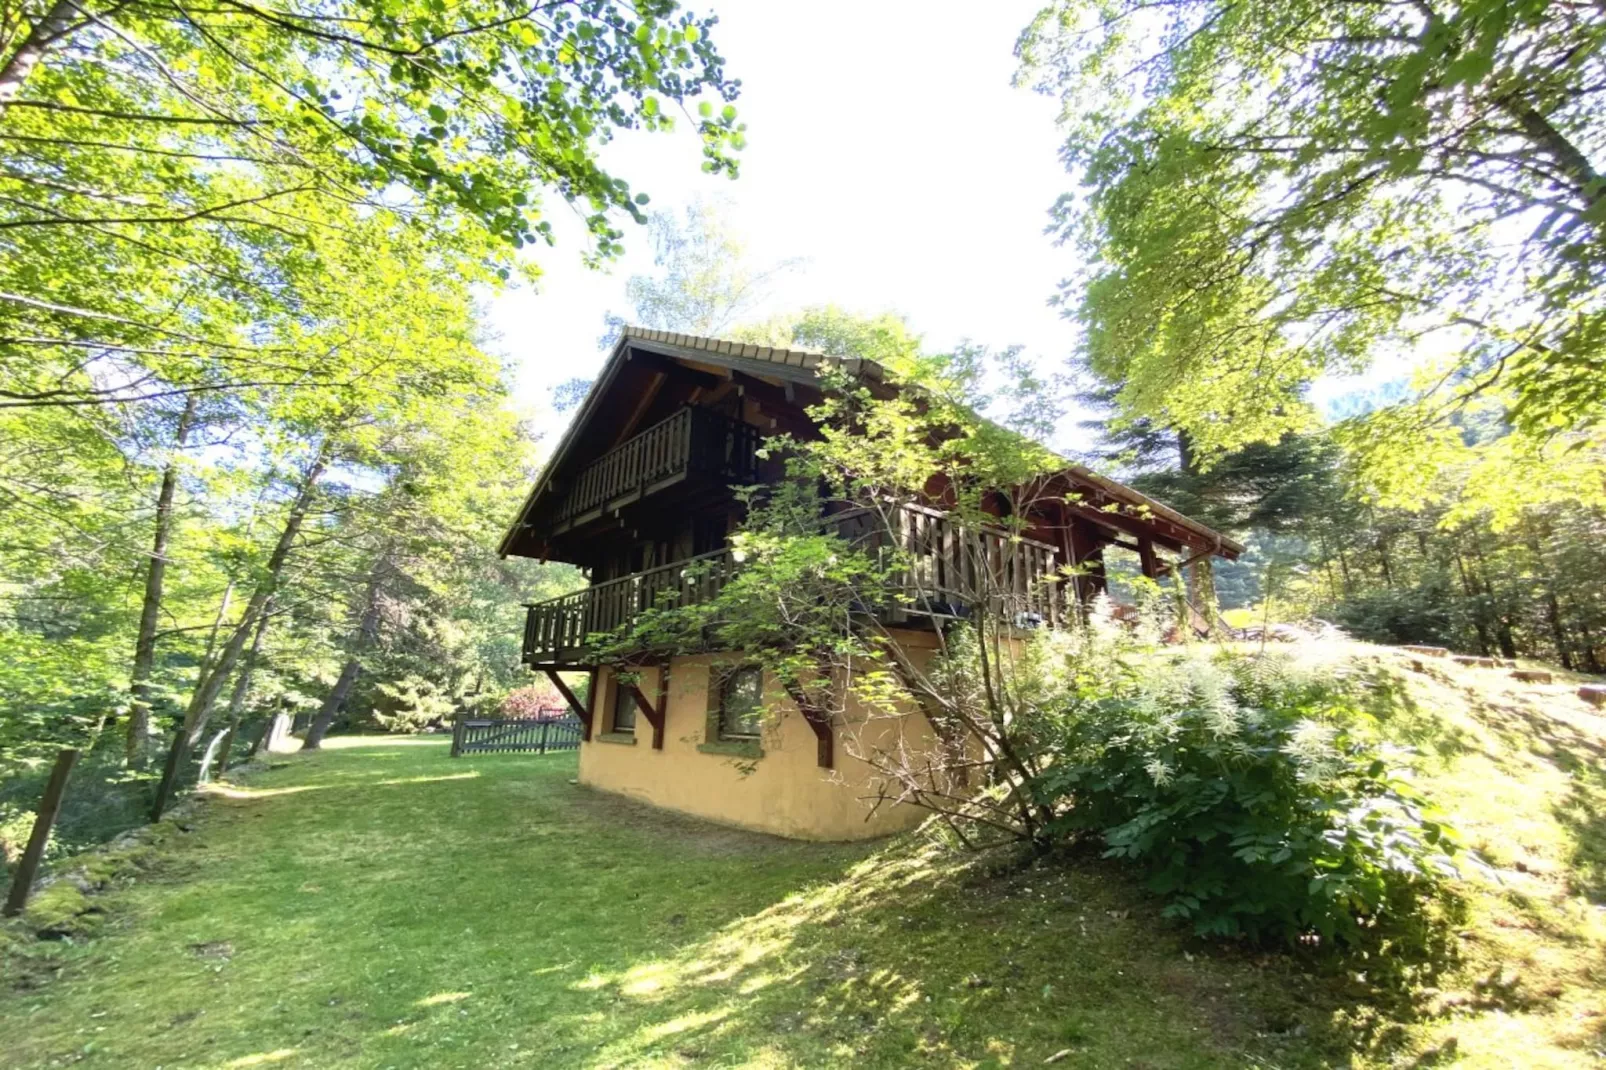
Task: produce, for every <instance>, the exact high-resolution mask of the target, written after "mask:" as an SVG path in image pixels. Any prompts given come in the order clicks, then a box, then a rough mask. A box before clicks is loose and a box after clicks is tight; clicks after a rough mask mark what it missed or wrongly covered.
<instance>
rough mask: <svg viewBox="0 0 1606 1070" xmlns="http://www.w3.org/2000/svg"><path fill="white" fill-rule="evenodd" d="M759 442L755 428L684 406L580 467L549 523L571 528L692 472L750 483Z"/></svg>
mask: <svg viewBox="0 0 1606 1070" xmlns="http://www.w3.org/2000/svg"><path fill="white" fill-rule="evenodd" d="M758 444H759V433H758V429H757V428H756V427H753V426H751V425H750V424H744V423H741V422H740V421H737V420H731V419H727V418H726V417H724V416H721V415H720V414H719V413H717V412H713V411H710V410H708V409H701V408H696V407H694V406H688V407H686V408H683V409H681V410H680V411H679V412H677V413H675V414H674V415H673V416H671V417H669V418H668V419H667V420H663V421H661V422H660V423H656V424H654V425H653V426H651V427H649V428H647V430H645V431H643V432H641V434H639V435H636V436H634V437H632V438H630V439H627V440H626V441H625V442H623V443H621V444H620V445H619V446H617V447H615V448H614V449H611V450H609V451H608V452H607V453H604V454H603V455H602V456H601V457H598V458H597V459H596V460H595V461H593V462H591V463H590V464H588V465H586V466H585V467H584V468H582V469H581V470H580V471H579V473H577V474H576V475H575V477H574V480H573V482H572V483H571V484H570V486H569V488H568V491H567V492H566V493H565V494H564V495H563V497H562V498H561V499H560V500H559V502H558V504H557V507H556V508H555V509H554V510H553V511H552V513H551V523H552V526H553V528H554V529H557V530H561V529H563V528H566V527H572V526H573V525H574V523H575V521H576V520H577V519H579V518H583V517H586V516H587V515H588V514H592V513H598V514H600V513H602V512H606V511H608V510H611V509H616V508H619V507H620V506H622V505H626V504H629V503H630V502H632V501H635V500H637V499H639V498H642V497H645V496H646V495H648V494H651V493H653V492H654V491H656V490H658V489H660V488H661V487H665V486H668V485H670V484H672V483H676V482H679V481H680V480H682V479H685V478H686V477H687V476H690V475H706V476H711V477H715V478H717V479H720V480H723V481H725V482H727V483H742V482H751V481H752V480H753V478H754V476H755V475H756V472H757V463H758V462H757V458H756V456H755V453H756V451H757V450H758Z"/></svg>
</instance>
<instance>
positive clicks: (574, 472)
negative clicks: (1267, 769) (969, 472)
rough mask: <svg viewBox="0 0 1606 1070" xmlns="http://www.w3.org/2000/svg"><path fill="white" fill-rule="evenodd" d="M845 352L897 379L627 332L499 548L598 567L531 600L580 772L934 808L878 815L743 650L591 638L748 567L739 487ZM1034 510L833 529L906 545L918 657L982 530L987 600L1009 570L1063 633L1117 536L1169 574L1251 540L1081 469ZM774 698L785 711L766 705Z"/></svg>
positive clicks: (837, 825) (748, 803)
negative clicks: (625, 662)
mask: <svg viewBox="0 0 1606 1070" xmlns="http://www.w3.org/2000/svg"><path fill="white" fill-rule="evenodd" d="M828 361H832V362H835V363H839V364H840V365H841V366H842V367H843V369H844V370H845V371H847V372H848V373H849V374H852V375H855V376H859V377H861V378H862V379H864V380H866V381H868V382H870V383H871V384H872V385H874V384H876V383H884V381H885V377H884V374H883V370H882V369H881V368H880V366H878V365H877V364H876V363H875V362H873V361H868V360H857V359H846V360H839V359H838V358H830V357H825V356H822V355H820V354H817V353H809V352H802V351H798V350H789V349H781V348H770V347H764V346H755V345H750V344H744V343H740V342H731V341H725V340H721V339H715V338H703V337H697V336H692V335H685V334H676V333H672V332H665V331H656V330H645V329H640V328H626V329H625V330H624V332H623V334H622V336H621V337H620V339H619V341H618V342H617V344H616V345H615V346H614V348H613V350H612V352H611V353H610V355H609V357H608V360H607V363H606V364H605V365H604V366H603V369H602V372H601V374H600V375H599V376H598V377H597V380H596V383H595V385H594V386H593V387H592V389H591V392H590V394H589V395H588V396H587V397H586V399H585V401H584V402H583V403H582V405H581V406H580V409H579V412H578V413H577V415H576V417H575V419H574V421H573V422H572V424H571V425H570V427H569V429H568V431H567V432H566V433H565V435H564V436H563V439H562V441H561V442H560V443H559V444H558V447H557V449H556V451H555V452H554V454H553V456H552V458H551V460H550V462H549V463H548V465H547V467H546V469H545V471H544V472H543V473H542V475H541V477H540V479H539V480H538V481H537V482H536V485H535V487H534V488H533V489H532V490H531V492H530V494H529V496H528V497H527V498H526V499H525V501H524V504H523V506H522V508H521V509H520V510H519V514H518V517H517V518H516V520H515V521H514V524H513V526H512V527H511V529H510V530H509V531H508V532H507V534H506V536H505V537H504V538H503V540H502V544H501V547H500V552H501V553H502V554H503V555H504V556H506V555H509V554H512V555H517V556H522V557H533V558H539V559H542V560H551V561H564V562H568V563H571V564H574V565H577V566H579V567H580V568H581V569H582V570H584V572H585V573H586V575H587V577H588V578H589V583H588V585H587V586H585V587H584V588H582V589H580V590H577V591H575V592H574V593H572V594H568V595H564V596H562V597H560V598H554V599H549V600H547V601H545V602H539V603H535V604H533V605H530V606H528V608H527V613H526V621H525V628H524V643H523V658H524V661H525V663H526V664H527V665H529V666H530V667H531V668H532V669H534V670H538V671H543V672H546V673H547V674H548V675H550V676H551V678H552V680H553V682H554V683H555V684H557V686H558V687H559V688H560V690H562V691H563V692H564V693H565V696H566V697H567V699H568V700H569V702H570V704H571V705H572V706H573V707H574V709H575V712H576V713H577V715H578V716H579V717H580V720H581V723H582V725H583V742H582V744H581V747H580V751H581V755H580V777H581V780H582V782H585V783H588V784H592V785H594V786H596V787H599V788H603V789H605V790H610V791H615V792H619V793H622V794H626V795H632V796H636V797H639V798H642V799H644V800H646V801H649V802H652V803H654V804H657V805H661V806H666V807H669V808H673V809H678V810H683V811H687V812H690V813H694V814H698V815H700V816H704V817H708V818H712V819H714V820H718V821H723V822H726V823H730V824H737V825H742V826H746V827H750V828H757V829H761V830H764V831H769V832H776V833H780V834H782V835H791V836H798V837H802V838H809V839H851V838H859V837H863V836H867V835H877V834H880V833H883V832H887V831H891V830H892V829H894V828H897V827H899V826H900V825H901V824H905V823H907V822H908V821H910V820H913V819H914V818H915V817H916V816H918V815H916V814H912V813H910V814H903V813H898V812H897V808H893V809H892V810H887V809H882V810H880V811H878V812H877V814H876V818H875V820H872V821H868V822H867V821H865V820H864V808H863V806H862V804H861V803H859V801H858V799H859V796H860V795H861V794H863V793H862V792H854V791H852V790H844V782H846V784H847V785H849V786H850V787H851V785H853V784H855V783H858V784H860V785H861V786H862V784H863V781H864V779H865V778H866V777H867V776H869V771H868V767H867V766H863V763H858V762H855V761H854V760H853V759H851V758H848V757H847V756H845V755H842V754H840V753H839V751H838V749H837V748H834V747H833V746H832V734H833V733H834V732H835V731H837V730H838V729H839V728H840V727H841V726H831V725H825V726H822V725H817V724H804V723H802V722H803V720H804V719H803V718H801V717H800V716H796V715H795V714H796V711H795V710H792V711H790V714H791V715H789V713H788V711H787V710H786V709H785V708H784V707H785V706H786V705H787V704H786V703H785V702H784V701H780V700H777V699H776V697H775V696H774V695H772V694H771V693H770V692H769V690H768V689H767V688H766V686H765V685H766V681H764V680H763V679H762V678H761V675H760V674H757V672H756V670H748V669H743V668H742V667H741V666H740V656H739V652H713V651H711V652H709V653H708V654H705V655H691V656H676V657H674V658H671V659H668V660H667V661H665V660H657V661H652V660H649V661H647V662H646V664H645V665H644V667H641V668H639V669H638V670H637V675H638V679H637V680H636V681H635V682H633V683H632V682H627V681H620V680H618V679H616V678H615V674H613V673H612V672H610V671H609V670H608V669H607V668H606V667H604V666H599V665H596V664H594V663H593V657H592V654H591V652H590V650H589V648H588V646H587V641H586V640H587V637H588V636H589V635H592V634H594V633H603V632H609V631H612V630H613V629H615V628H617V627H619V626H620V625H622V624H625V623H627V622H628V621H629V620H630V619H631V618H632V617H633V616H634V615H635V614H637V613H640V612H641V611H643V610H644V609H646V608H647V607H649V606H653V605H660V604H663V602H664V600H669V601H670V602H671V603H672V604H680V605H685V604H690V603H692V602H695V601H697V600H701V599H706V598H709V597H712V596H713V595H715V594H716V593H717V592H718V591H719V590H720V588H721V586H722V585H723V583H724V582H725V581H726V579H728V577H729V576H730V575H732V573H733V570H734V569H736V568H737V567H738V565H737V563H736V562H735V561H734V560H733V559H732V558H731V556H730V550H729V548H728V545H727V538H728V536H729V534H730V533H731V532H732V531H733V530H735V528H736V526H737V525H738V524H739V523H740V521H741V506H740V503H739V502H738V500H737V497H736V495H735V494H734V492H733V491H732V487H733V486H741V485H750V484H754V483H763V482H769V481H774V480H776V479H778V478H779V475H780V473H779V470H778V467H777V462H774V461H765V460H762V459H760V458H759V457H758V456H757V453H758V450H759V447H760V445H761V444H762V442H763V440H764V439H765V437H767V436H769V435H772V434H777V433H781V432H790V433H792V434H794V435H797V436H800V437H807V436H810V435H812V434H814V433H815V428H814V425H813V423H812V422H811V421H810V419H809V417H808V415H807V412H806V410H807V407H808V406H809V405H811V404H813V403H814V402H816V401H818V400H819V399H820V397H821V394H820V387H819V380H818V375H817V372H818V369H819V368H820V367H821V365H822V364H823V363H825V362H828ZM885 389H887V390H891V389H893V388H892V387H890V386H887V387H885ZM1033 500H1034V501H1039V502H1041V503H1042V504H1040V505H1034V506H1033V507H1032V510H1031V512H1030V513H1029V515H1028V516H1027V530H1026V533H1025V534H1026V537H1025V538H1012V537H1010V536H1008V535H1006V534H1005V533H1003V532H1001V531H984V532H980V533H969V535H968V536H967V535H966V534H965V533H962V532H960V531H959V530H957V526H956V525H954V524H953V523H951V522H950V520H949V518H948V517H947V515H946V514H945V513H943V512H942V511H941V509H940V508H936V507H934V506H923V505H912V506H908V507H905V508H903V509H902V510H899V511H898V513H897V514H896V515H895V516H893V517H892V518H891V520H890V522H886V521H884V518H882V517H880V516H879V515H877V516H874V517H872V516H871V514H869V513H868V511H865V510H850V511H848V512H845V513H838V514H834V515H833V516H832V517H831V518H830V522H831V523H834V524H837V525H839V530H841V531H843V532H844V533H845V534H849V535H851V536H854V537H855V538H860V539H862V538H866V537H868V538H874V539H883V540H886V539H890V540H896V542H897V544H898V545H899V546H900V547H901V548H902V549H903V550H904V552H905V557H906V560H907V561H908V562H909V565H908V572H909V574H910V586H911V589H912V590H915V591H917V592H918V597H916V598H911V599H908V600H907V603H908V604H907V606H906V607H905V608H900V609H899V610H898V611H897V617H896V619H889V620H885V621H884V623H886V624H888V625H889V626H890V627H893V628H895V629H896V632H895V634H897V635H898V636H899V637H900V642H904V643H906V645H907V647H908V648H909V649H911V650H917V649H922V648H929V647H931V646H934V645H935V643H934V638H935V636H934V631H933V629H934V628H935V627H938V626H940V623H941V621H943V620H945V619H951V618H953V617H955V616H963V615H964V614H965V613H966V612H967V600H971V599H974V598H976V597H978V595H977V594H976V591H977V586H976V585H975V584H974V583H973V582H971V581H972V580H973V579H974V575H973V573H974V565H973V564H972V562H973V561H974V560H975V559H976V558H977V555H976V554H975V553H970V554H967V553H964V552H962V551H961V547H963V546H964V545H965V543H964V539H965V538H966V537H969V538H972V539H981V540H983V545H982V547H981V552H982V556H983V557H984V559H985V560H988V561H991V562H995V563H996V564H995V566H994V574H993V576H992V577H991V582H990V586H989V590H996V589H997V588H998V587H999V585H1000V579H999V578H1000V577H1003V579H1002V581H1001V585H1002V588H1003V589H1004V591H1005V593H1006V595H1008V596H1009V597H1012V598H1013V599H1015V601H1014V602H1012V610H1016V611H1018V614H1019V616H1020V619H1021V621H1022V624H1023V626H1049V627H1052V626H1054V625H1056V624H1057V623H1058V622H1059V621H1060V619H1061V618H1062V616H1063V615H1064V613H1065V611H1066V608H1067V605H1068V600H1069V599H1071V598H1078V599H1082V600H1086V599H1088V598H1091V597H1093V596H1094V595H1095V594H1097V593H1098V592H1099V591H1100V590H1102V589H1103V585H1104V582H1103V569H1102V562H1103V555H1104V553H1105V550H1106V549H1107V548H1108V547H1111V546H1118V547H1123V548H1126V549H1130V550H1132V551H1133V552H1134V553H1135V554H1136V555H1137V556H1138V559H1139V561H1140V562H1141V567H1142V570H1143V572H1144V573H1145V574H1146V575H1150V576H1161V575H1163V574H1165V572H1166V571H1168V570H1170V569H1174V568H1179V567H1181V566H1182V565H1185V564H1187V563H1189V562H1190V561H1193V560H1197V559H1199V558H1201V557H1206V556H1209V555H1220V556H1223V557H1227V558H1232V557H1236V556H1237V555H1238V553H1240V552H1241V550H1242V547H1240V546H1239V545H1238V544H1237V543H1235V542H1233V541H1232V540H1231V539H1228V538H1226V537H1225V536H1223V535H1221V534H1219V533H1217V532H1215V531H1212V530H1211V529H1210V528H1208V527H1206V526H1205V525H1203V524H1200V523H1198V522H1196V521H1193V520H1190V519H1189V518H1187V517H1185V516H1183V515H1181V514H1180V513H1177V512H1175V511H1174V510H1172V509H1170V508H1168V507H1166V506H1165V505H1163V504H1161V503H1159V502H1156V501H1154V500H1152V499H1150V498H1147V497H1146V496H1144V495H1142V494H1140V493H1138V492H1137V491H1135V490H1133V489H1131V488H1130V487H1126V486H1123V485H1122V484H1120V483H1117V482H1115V481H1113V480H1109V479H1105V478H1103V477H1101V476H1098V475H1096V474H1094V473H1092V472H1090V471H1088V470H1086V469H1085V468H1083V467H1081V466H1077V465H1070V464H1068V465H1067V466H1066V468H1065V469H1064V470H1063V471H1061V472H1059V473H1057V474H1055V475H1054V476H1053V477H1052V478H1051V480H1050V481H1049V485H1048V486H1046V487H1045V488H1043V492H1042V493H1037V494H1034V495H1033ZM1064 563H1071V564H1076V565H1079V566H1081V571H1082V572H1083V573H1084V575H1083V576H1082V577H1081V578H1079V579H1077V580H1076V581H1075V584H1074V586H1071V585H1068V584H1065V583H1053V582H1048V581H1045V577H1049V576H1051V575H1052V574H1054V572H1055V570H1056V569H1057V568H1058V566H1059V565H1061V564H1064ZM693 565H697V566H698V567H696V568H692V567H690V566H693ZM733 665H734V666H735V667H734V668H732V666H733ZM575 670H582V671H589V672H590V673H591V681H592V685H591V687H590V689H589V695H588V700H587V701H586V702H583V703H582V702H580V701H579V700H578V699H577V697H576V696H575V695H574V694H573V693H572V692H571V691H570V690H569V689H568V688H567V687H566V686H565V684H564V683H563V680H562V679H561V678H560V677H559V676H558V673H559V672H560V671H562V672H569V671H575ZM777 707H782V708H781V709H779V710H777ZM766 710H767V711H768V712H769V713H770V714H774V713H777V712H779V713H780V714H781V716H779V717H775V716H768V717H765V716H761V714H763V713H764V712H765V711H766ZM638 726H639V728H638ZM909 731H914V732H917V733H918V728H917V727H910V728H909ZM732 759H735V761H734V762H733V761H732ZM861 766H862V768H861Z"/></svg>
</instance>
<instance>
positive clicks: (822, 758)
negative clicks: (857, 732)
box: [803, 710, 836, 769]
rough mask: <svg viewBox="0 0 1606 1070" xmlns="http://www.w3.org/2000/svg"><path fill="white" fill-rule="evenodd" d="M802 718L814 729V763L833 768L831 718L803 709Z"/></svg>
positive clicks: (833, 743)
mask: <svg viewBox="0 0 1606 1070" xmlns="http://www.w3.org/2000/svg"><path fill="white" fill-rule="evenodd" d="M803 720H805V721H807V722H808V726H809V727H810V728H812V729H814V741H815V764H817V765H818V766H819V767H820V768H821V769H830V768H833V767H834V765H835V762H836V753H835V751H836V734H835V733H834V732H832V731H831V718H830V717H829V716H827V715H823V714H818V713H810V712H809V711H808V710H804V711H803Z"/></svg>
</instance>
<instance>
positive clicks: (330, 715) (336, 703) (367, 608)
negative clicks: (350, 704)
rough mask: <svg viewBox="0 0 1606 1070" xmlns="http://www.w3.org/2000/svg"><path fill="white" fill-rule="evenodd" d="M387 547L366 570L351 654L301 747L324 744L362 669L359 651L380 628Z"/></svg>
mask: <svg viewBox="0 0 1606 1070" xmlns="http://www.w3.org/2000/svg"><path fill="white" fill-rule="evenodd" d="M389 555H390V548H389V547H388V546H387V547H386V548H385V549H384V550H383V551H381V552H380V555H379V557H378V559H377V560H375V561H374V565H373V568H372V569H371V570H370V571H369V573H368V583H367V586H366V588H365V590H364V592H363V608H362V620H361V621H359V622H358V624H357V634H356V635H355V636H353V637H352V644H351V655H350V656H349V657H348V658H347V659H346V664H345V665H344V666H342V667H341V669H340V678H339V679H338V680H336V681H335V686H334V689H333V690H332V691H330V692H329V696H328V697H327V698H325V699H324V701H323V705H322V706H321V707H320V708H319V710H318V716H316V717H314V718H313V719H312V723H311V724H310V725H308V726H307V736H306V739H304V740H303V741H302V743H301V749H302V750H317V749H318V748H319V747H320V746H322V745H323V737H324V735H325V734H326V733H327V732H328V731H329V726H330V724H332V723H333V722H334V719H335V715H336V714H337V713H339V712H340V709H341V707H342V706H344V705H345V704H346V699H347V698H348V697H350V695H351V688H352V685H353V684H355V683H356V682H357V676H358V674H360V673H361V672H362V661H361V657H362V653H363V651H365V650H367V649H368V646H369V645H370V644H371V643H372V642H373V640H374V637H375V636H376V635H377V634H378V632H379V587H380V584H381V583H382V582H383V580H384V576H385V572H386V571H387V569H388V568H389Z"/></svg>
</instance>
